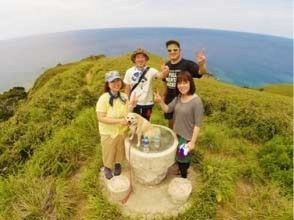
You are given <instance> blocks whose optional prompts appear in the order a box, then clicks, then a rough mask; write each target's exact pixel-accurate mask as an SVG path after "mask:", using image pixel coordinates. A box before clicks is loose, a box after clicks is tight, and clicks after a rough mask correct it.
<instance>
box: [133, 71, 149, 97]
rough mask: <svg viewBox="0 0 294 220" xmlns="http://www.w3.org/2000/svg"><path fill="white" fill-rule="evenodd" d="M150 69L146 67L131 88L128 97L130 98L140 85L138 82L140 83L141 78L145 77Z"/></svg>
mask: <svg viewBox="0 0 294 220" xmlns="http://www.w3.org/2000/svg"><path fill="white" fill-rule="evenodd" d="M149 69H150V67H149V66H148V67H147V68H146V69H145V70H144V71H143V73H142V75H141V76H140V78H139V80H138V82H137V83H136V84H135V85H134V86H133V87H132V89H131V91H130V95H129V97H131V94H132V92H133V91H134V90H135V88H137V86H138V85H139V84H140V82H141V81H142V79H143V77H144V76H145V75H146V73H147V72H148V70H149Z"/></svg>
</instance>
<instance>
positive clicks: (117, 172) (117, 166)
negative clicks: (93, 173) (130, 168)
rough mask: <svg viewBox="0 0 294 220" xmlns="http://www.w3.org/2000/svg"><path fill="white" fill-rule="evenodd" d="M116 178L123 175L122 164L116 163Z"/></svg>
mask: <svg viewBox="0 0 294 220" xmlns="http://www.w3.org/2000/svg"><path fill="white" fill-rule="evenodd" d="M113 174H114V176H119V175H120V174H121V165H120V163H116V164H115V165H114V172H113Z"/></svg>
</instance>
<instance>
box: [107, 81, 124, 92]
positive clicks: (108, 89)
mask: <svg viewBox="0 0 294 220" xmlns="http://www.w3.org/2000/svg"><path fill="white" fill-rule="evenodd" d="M119 80H120V81H121V88H120V89H123V88H124V85H125V84H124V82H123V81H122V80H121V79H119ZM108 83H109V82H105V84H104V92H109V91H110V87H109V84H108Z"/></svg>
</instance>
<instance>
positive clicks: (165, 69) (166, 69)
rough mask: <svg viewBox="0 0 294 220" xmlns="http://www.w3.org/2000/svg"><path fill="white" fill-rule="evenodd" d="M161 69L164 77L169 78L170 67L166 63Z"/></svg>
mask: <svg viewBox="0 0 294 220" xmlns="http://www.w3.org/2000/svg"><path fill="white" fill-rule="evenodd" d="M160 69H161V73H162V74H163V75H164V76H167V74H168V73H169V67H168V66H167V65H165V64H164V63H162V64H161V66H160Z"/></svg>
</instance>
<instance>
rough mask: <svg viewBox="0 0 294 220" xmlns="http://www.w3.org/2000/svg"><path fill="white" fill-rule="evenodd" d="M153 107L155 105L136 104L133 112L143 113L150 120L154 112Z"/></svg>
mask: <svg viewBox="0 0 294 220" xmlns="http://www.w3.org/2000/svg"><path fill="white" fill-rule="evenodd" d="M152 108H153V105H136V107H135V108H134V110H133V112H135V113H137V114H139V115H141V116H142V117H144V118H146V119H147V120H148V121H149V120H150V117H151V113H152Z"/></svg>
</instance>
